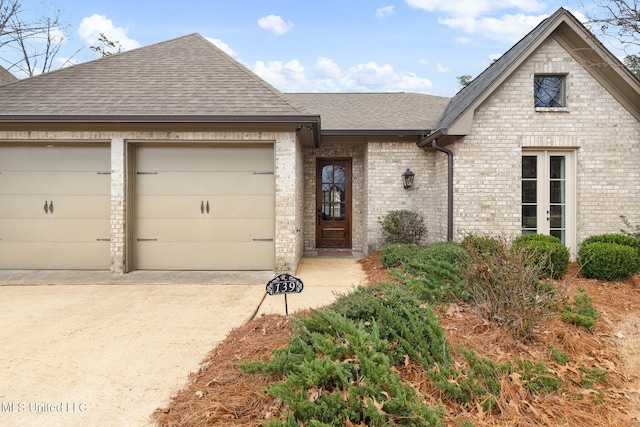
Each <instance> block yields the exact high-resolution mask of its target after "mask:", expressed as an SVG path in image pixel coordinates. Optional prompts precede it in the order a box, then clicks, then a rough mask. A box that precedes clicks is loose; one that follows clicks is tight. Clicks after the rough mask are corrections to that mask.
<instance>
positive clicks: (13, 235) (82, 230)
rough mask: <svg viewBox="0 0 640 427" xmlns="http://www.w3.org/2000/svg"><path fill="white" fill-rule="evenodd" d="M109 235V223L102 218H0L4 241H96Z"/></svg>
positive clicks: (0, 232)
mask: <svg viewBox="0 0 640 427" xmlns="http://www.w3.org/2000/svg"><path fill="white" fill-rule="evenodd" d="M109 236H110V230H109V223H108V222H106V221H104V220H102V219H62V220H56V221H52V220H51V219H31V218H27V219H20V218H12V219H0V239H2V241H3V242H6V241H10V242H33V243H35V242H67V243H74V242H95V241H96V240H97V239H100V240H102V239H109Z"/></svg>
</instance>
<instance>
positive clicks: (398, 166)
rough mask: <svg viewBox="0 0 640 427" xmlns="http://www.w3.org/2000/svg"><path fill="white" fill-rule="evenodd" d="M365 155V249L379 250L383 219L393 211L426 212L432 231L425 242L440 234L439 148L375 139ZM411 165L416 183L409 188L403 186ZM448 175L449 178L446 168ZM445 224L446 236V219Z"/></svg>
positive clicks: (404, 141)
mask: <svg viewBox="0 0 640 427" xmlns="http://www.w3.org/2000/svg"><path fill="white" fill-rule="evenodd" d="M365 158H366V162H365V174H366V179H365V182H366V194H367V199H366V208H365V213H366V214H365V217H366V219H365V221H366V228H365V230H366V235H365V241H366V246H365V247H364V249H365V252H366V253H371V252H375V251H377V250H379V249H380V248H381V247H382V245H383V243H384V241H383V236H382V229H381V226H380V221H381V220H382V218H383V217H384V216H385V215H386V214H387V213H388V212H389V211H392V210H399V209H410V210H414V211H417V212H419V213H420V214H422V216H423V217H424V219H425V223H426V226H427V232H428V236H427V238H426V239H425V241H424V243H427V242H429V241H433V240H434V237H437V236H439V235H440V230H439V226H438V222H439V221H440V220H441V219H440V218H439V217H438V216H437V215H436V212H437V210H438V204H439V202H438V199H439V195H438V191H440V187H441V186H440V185H439V182H438V180H437V178H436V175H435V159H436V153H435V151H433V150H423V149H420V148H418V147H417V146H416V141H415V140H411V141H406V140H400V141H399V140H395V141H394V140H386V141H385V140H371V141H369V143H368V144H367V152H366V157H365ZM445 160H446V159H445ZM407 168H410V169H411V171H412V172H413V173H415V181H414V186H413V187H412V188H411V189H409V190H405V189H404V188H403V186H402V180H401V175H402V174H403V173H404V171H405V170H406V169H407ZM444 177H445V180H446V168H445V174H444ZM445 191H446V182H445ZM445 203H446V194H445ZM444 225H445V238H446V218H445V220H444Z"/></svg>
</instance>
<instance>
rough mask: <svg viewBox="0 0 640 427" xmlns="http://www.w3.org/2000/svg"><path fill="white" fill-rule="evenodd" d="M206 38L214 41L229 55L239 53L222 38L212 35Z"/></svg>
mask: <svg viewBox="0 0 640 427" xmlns="http://www.w3.org/2000/svg"><path fill="white" fill-rule="evenodd" d="M205 38H206V39H207V40H209V41H210V42H211V43H213V44H214V45H216V46H217V47H218V48H220V50H222V51H223V52H224V53H226V54H227V55H229V56H236V55H237V53H236V51H235V50H233V49H231V46H229V45H228V44H226V43H225V42H223V41H222V40H220V39H214V38H211V37H205Z"/></svg>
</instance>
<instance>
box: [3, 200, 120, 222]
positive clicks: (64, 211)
mask: <svg viewBox="0 0 640 427" xmlns="http://www.w3.org/2000/svg"><path fill="white" fill-rule="evenodd" d="M45 201H46V202H47V211H46V212H45V210H44V202H45ZM51 203H53V214H52V213H51V211H50V210H49V206H51ZM110 203H111V200H110V197H109V196H95V195H91V196H84V197H82V198H79V197H77V196H60V195H58V196H55V197H48V196H47V195H44V194H41V195H27V196H22V195H15V196H14V195H12V196H5V197H3V198H2V204H0V218H49V219H71V218H103V219H104V217H105V212H109V209H110Z"/></svg>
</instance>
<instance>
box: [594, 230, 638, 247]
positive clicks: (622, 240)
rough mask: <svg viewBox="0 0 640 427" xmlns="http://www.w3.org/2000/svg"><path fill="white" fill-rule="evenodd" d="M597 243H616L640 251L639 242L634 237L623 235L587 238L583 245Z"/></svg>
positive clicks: (614, 234) (613, 234) (611, 234)
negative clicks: (639, 249) (639, 248)
mask: <svg viewBox="0 0 640 427" xmlns="http://www.w3.org/2000/svg"><path fill="white" fill-rule="evenodd" d="M596 242H600V243H615V244H616V245H622V246H629V247H630V248H634V249H636V250H638V241H637V240H636V239H635V238H634V237H632V236H628V235H625V234H622V233H609V234H597V235H595V236H590V237H587V238H586V239H584V241H583V242H582V244H583V245H588V244H590V243H596Z"/></svg>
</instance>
